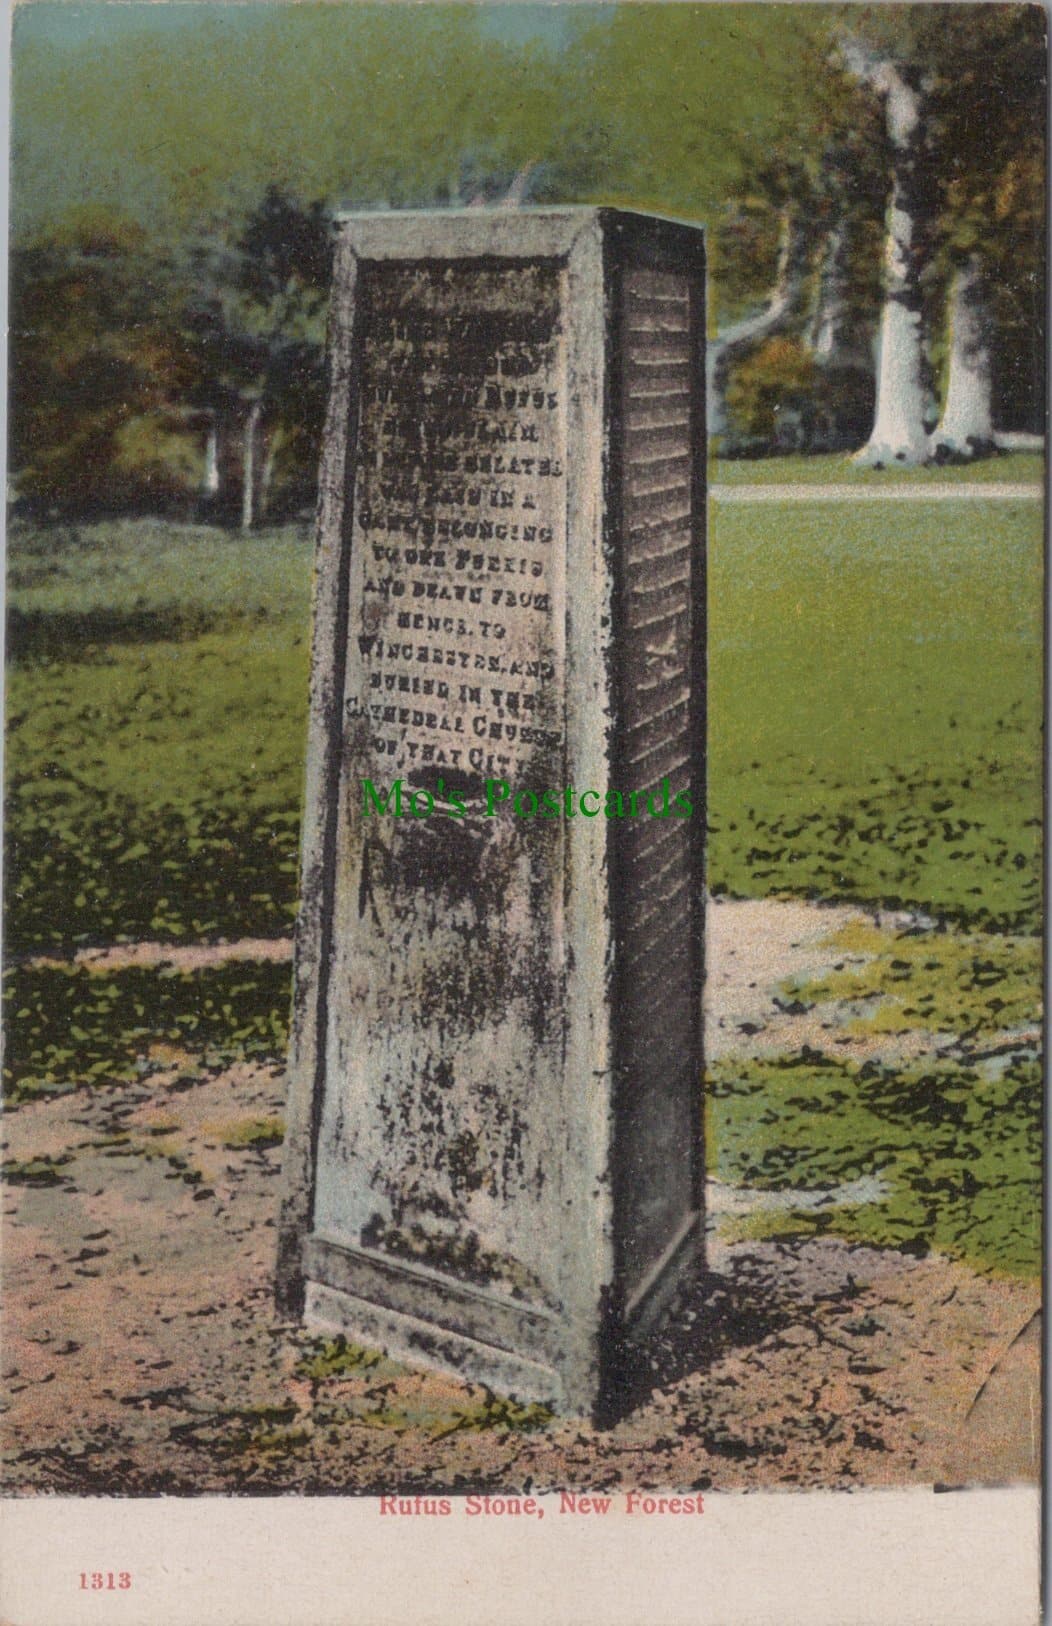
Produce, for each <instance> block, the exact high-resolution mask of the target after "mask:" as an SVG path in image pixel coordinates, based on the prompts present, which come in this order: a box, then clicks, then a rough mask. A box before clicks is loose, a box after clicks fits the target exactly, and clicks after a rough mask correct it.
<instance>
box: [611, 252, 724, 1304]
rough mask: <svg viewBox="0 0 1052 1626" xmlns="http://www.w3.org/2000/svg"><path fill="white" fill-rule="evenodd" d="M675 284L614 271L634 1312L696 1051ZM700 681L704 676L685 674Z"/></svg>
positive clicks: (627, 1185) (683, 371)
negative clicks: (685, 803)
mask: <svg viewBox="0 0 1052 1626" xmlns="http://www.w3.org/2000/svg"><path fill="white" fill-rule="evenodd" d="M690 300H691V287H690V282H689V281H688V279H687V278H686V277H685V276H683V275H681V274H677V273H673V272H667V271H653V270H633V269H626V271H625V273H624V283H623V293H622V311H623V327H622V368H623V371H622V411H623V482H622V494H621V503H622V525H623V560H622V589H621V591H622V604H621V618H620V619H621V640H622V642H621V648H622V651H623V655H622V659H623V661H624V667H623V675H622V680H621V704H622V723H623V729H624V738H623V740H622V745H621V764H622V766H621V777H620V780H619V782H618V783H619V788H621V781H623V789H624V791H626V792H632V791H635V792H637V793H639V794H640V801H639V802H638V803H637V807H639V808H642V807H643V805H644V804H643V800H642V797H643V795H644V794H645V796H646V797H648V798H649V799H650V800H649V803H648V804H647V805H648V806H649V808H650V809H652V812H648V813H646V815H645V816H636V817H634V818H626V819H624V820H623V821H621V822H620V824H619V828H618V833H617V839H618V841H619V843H620V862H619V866H618V873H619V878H620V880H619V888H618V890H619V894H620V895H619V896H616V897H615V899H614V907H615V912H616V915H617V920H618V930H617V936H618V944H619V965H620V971H619V990H620V992H619V1001H618V1021H619V1026H620V1053H619V1075H620V1077H621V1078H622V1080H623V1083H622V1091H623V1101H622V1113H623V1117H622V1127H621V1130H620V1134H621V1136H622V1138H623V1139H622V1144H623V1145H625V1146H626V1147H627V1148H628V1154H627V1166H626V1167H625V1169H624V1171H623V1178H622V1182H621V1188H622V1189H621V1201H620V1218H619V1222H618V1228H619V1232H620V1234H621V1237H622V1282H623V1288H624V1291H625V1295H626V1298H627V1299H628V1301H629V1303H631V1300H632V1295H633V1292H634V1291H636V1290H637V1289H639V1288H640V1286H641V1284H642V1283H643V1281H644V1279H645V1278H646V1276H647V1273H648V1271H649V1270H650V1269H651V1268H652V1267H653V1266H654V1264H655V1263H656V1261H657V1260H658V1259H659V1258H660V1257H661V1255H662V1253H663V1252H664V1251H665V1250H667V1249H668V1248H669V1246H670V1245H671V1243H672V1242H673V1241H674V1240H675V1238H676V1235H677V1233H678V1232H679V1231H680V1230H681V1229H682V1227H683V1224H684V1221H685V1219H686V1218H687V1216H688V1215H689V1214H690V1213H691V1211H692V1209H693V1207H694V1191H693V1181H692V1173H691V1166H690V1159H689V1158H688V1157H686V1156H684V1148H686V1147H689V1146H692V1145H694V1144H696V1142H697V1138H698V1126H697V1124H696V1122H695V1121H694V1117H695V1115H696V1112H697V1110H698V1108H697V1099H698V1097H697V1090H698V1080H697V1079H696V1078H695V1077H694V1076H693V1072H694V1065H695V1061H696V1057H697V1054H698V1051H697V1043H696V1028H697V1023H698V1021H699V1014H698V1012H697V1010H696V1009H695V1005H696V1003H697V1000H696V984H695V974H696V968H695V966H694V961H693V954H692V946H691V942H692V918H693V917H692V910H693V909H694V908H695V907H696V904H697V900H696V898H695V897H694V891H695V878H694V874H693V860H692V851H693V847H692V830H691V824H692V821H691V817H688V816H684V815H683V814H682V813H677V812H676V811H675V810H674V808H675V798H676V797H677V796H682V797H686V798H688V799H691V803H692V806H693V816H694V817H696V818H701V817H703V815H704V810H703V808H702V807H701V805H700V796H699V794H698V793H699V791H700V786H696V785H694V784H692V770H691V762H692V758H696V751H695V750H694V748H693V747H694V742H693V741H692V739H691V734H690V729H691V717H692V708H691V682H692V673H691V660H692V645H693V628H692V610H691V597H692V582H691V558H692V549H693V530H692V526H693V520H694V515H693V512H692V469H693V463H694V452H693V447H692V434H693V433H695V432H696V426H695V425H694V424H693V422H692V409H693V407H692V404H693V401H694V381H693V379H692V376H691V374H692V354H693V347H692V312H691V305H690ZM697 678H698V680H699V681H700V678H701V674H697Z"/></svg>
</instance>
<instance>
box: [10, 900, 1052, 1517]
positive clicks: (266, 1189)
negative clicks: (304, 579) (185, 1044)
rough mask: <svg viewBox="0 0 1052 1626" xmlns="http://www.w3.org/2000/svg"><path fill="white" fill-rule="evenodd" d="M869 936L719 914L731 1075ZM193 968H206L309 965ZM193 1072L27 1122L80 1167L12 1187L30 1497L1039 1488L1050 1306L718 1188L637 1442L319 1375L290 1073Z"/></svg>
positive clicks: (369, 1378) (401, 1383)
mask: <svg viewBox="0 0 1052 1626" xmlns="http://www.w3.org/2000/svg"><path fill="white" fill-rule="evenodd" d="M857 914H858V911H856V910H852V909H839V908H838V909H826V908H821V907H818V906H814V905H808V904H800V903H777V902H766V903H718V904H716V905H715V906H714V907H713V908H712V909H711V910H710V945H709V948H710V953H709V962H710V966H712V967H713V972H712V976H711V979H710V984H709V998H708V1022H709V1044H710V1054H716V1053H722V1054H725V1055H726V1054H732V1053H734V1051H735V1050H736V1049H742V1050H744V1049H745V1048H750V1049H755V1048H756V1047H759V1048H764V1047H766V1046H768V1045H770V1046H776V1047H778V1048H785V1045H786V1041H787V1037H789V1036H791V1035H792V1034H793V1030H792V1029H791V1028H786V1026H785V1024H786V1023H787V1022H789V1023H791V1022H792V1021H794V1020H795V1019H794V1018H787V1017H785V1016H784V1015H783V1014H782V1013H780V1012H779V1011H778V1010H777V1009H776V1007H775V1006H774V1004H773V1002H772V994H773V991H774V989H775V987H776V986H777V984H778V983H779V982H780V981H782V980H783V979H784V978H785V977H787V976H791V975H797V974H800V973H802V972H805V971H817V970H819V969H821V968H822V967H824V966H826V965H828V964H830V963H832V961H833V959H834V958H836V959H839V960H842V959H843V958H844V956H843V953H842V951H840V952H838V951H836V950H831V949H830V948H829V947H828V945H827V944H826V943H825V941H824V940H825V939H826V938H827V937H828V935H829V933H830V932H831V931H832V930H834V929H835V928H836V927H837V926H838V925H840V924H843V923H844V922H845V921H846V920H848V919H851V918H853V917H856V916H857ZM250 948H251V952H249V949H250ZM93 952H95V953H96V954H97V953H98V951H93ZM179 952H180V956H182V954H183V953H184V951H179ZM190 952H192V953H194V954H197V955H198V958H197V959H196V960H190V961H188V962H186V963H187V964H198V963H202V962H201V959H200V956H201V954H202V953H203V954H206V955H207V956H208V957H209V958H212V957H213V956H214V957H215V958H217V959H220V958H230V957H232V955H234V954H240V955H241V956H242V957H251V958H262V957H263V956H264V955H266V956H267V957H276V958H280V957H282V956H283V955H287V953H288V946H287V945H285V944H269V945H263V944H252V945H251V946H249V945H233V946H231V945H225V946H220V947H219V948H211V949H208V950H204V951H202V950H193V951H190ZM109 953H110V958H109V959H107V960H106V961H105V963H106V964H107V965H109V966H113V965H115V964H116V963H135V964H149V963H162V962H168V963H171V962H172V961H173V959H174V956H173V951H172V950H171V949H169V948H162V947H161V946H160V945H137V946H134V947H133V948H132V949H130V950H129V949H126V948H125V949H120V950H116V949H115V950H113V951H109ZM118 956H123V957H124V958H123V959H118ZM178 963H180V964H183V963H184V962H183V959H182V957H180V959H179V961H178ZM797 1037H798V1035H797ZM824 1042H825V1044H826V1046H827V1047H828V1045H829V1042H830V1035H829V1034H828V1033H827V1034H826V1035H825V1036H824ZM834 1042H835V1036H834ZM928 1042H929V1043H930V1035H929V1036H928ZM171 1059H172V1066H171V1068H170V1069H168V1070H167V1071H164V1072H154V1073H153V1074H152V1075H151V1076H149V1077H145V1078H143V1079H141V1080H140V1081H138V1082H136V1083H134V1084H131V1085H126V1086H121V1087H120V1088H119V1089H114V1090H112V1091H104V1090H97V1091H95V1092H93V1093H92V1092H88V1091H80V1092H77V1093H75V1094H73V1095H69V1096H65V1097H60V1098H57V1099H54V1100H49V1101H42V1102H37V1103H33V1104H30V1105H27V1106H25V1107H23V1108H22V1109H21V1110H19V1111H18V1112H16V1113H13V1114H11V1115H9V1118H8V1121H7V1125H6V1143H5V1149H4V1156H5V1158H10V1159H15V1160H17V1161H19V1162H21V1163H25V1162H27V1161H29V1160H30V1159H33V1158H41V1157H51V1158H55V1159H61V1158H68V1161H66V1162H60V1163H57V1164H56V1166H55V1168H54V1172H53V1174H51V1175H50V1176H43V1177H42V1178H44V1179H46V1180H47V1182H48V1183H42V1184H32V1183H31V1184H21V1185H17V1184H15V1185H8V1187H7V1188H6V1190H5V1193H4V1218H3V1241H4V1288H5V1315H4V1339H3V1381H4V1389H5V1398H4V1401H3V1407H4V1410H3V1415H2V1418H0V1438H2V1443H3V1447H4V1460H5V1463H6V1469H5V1485H4V1489H5V1491H6V1493H7V1494H9V1495H21V1494H35V1493H40V1492H65V1493H67V1494H69V1493H72V1494H128V1495H142V1494H158V1493H160V1492H174V1493H180V1494H193V1493H198V1492H224V1493H238V1492H244V1493H267V1494H275V1493H278V1492H283V1491H296V1492H310V1493H314V1494H323V1493H328V1492H333V1493H345V1494H346V1493H353V1492H375V1491H378V1490H380V1489H383V1490H385V1491H386V1490H392V1489H395V1488H399V1489H428V1490H436V1489H440V1488H446V1489H450V1488H451V1489H468V1488H486V1487H493V1488H501V1489H506V1490H512V1489H515V1488H517V1487H526V1486H530V1487H533V1488H541V1489H545V1488H555V1487H566V1486H571V1487H572V1486H597V1487H598V1486H604V1487H628V1486H640V1487H645V1486H671V1485H676V1486H700V1487H707V1486H712V1487H715V1488H719V1489H734V1488H743V1489H758V1488H761V1487H777V1486H786V1487H788V1486H806V1487H817V1486H827V1487H833V1486H852V1485H891V1484H897V1485H901V1484H907V1483H929V1484H930V1483H947V1484H961V1483H975V1482H987V1483H999V1482H1004V1481H1008V1480H1017V1479H1034V1478H1036V1476H1037V1465H1038V1453H1039V1445H1040V1417H1039V1409H1038V1408H1039V1392H1040V1390H1039V1370H1040V1289H1039V1286H1038V1284H1036V1283H1028V1282H1021V1281H1017V1280H1010V1279H996V1278H992V1277H984V1276H979V1275H977V1274H975V1273H974V1272H973V1271H971V1270H969V1269H967V1268H965V1267H964V1266H962V1265H959V1264H955V1263H953V1262H951V1261H949V1260H946V1259H943V1258H940V1257H937V1256H930V1257H928V1258H924V1259H916V1258H910V1257H907V1256H905V1255H903V1254H900V1253H897V1252H893V1251H890V1250H879V1249H874V1248H864V1247H852V1246H849V1245H847V1244H845V1243H842V1242H839V1241H835V1240H832V1239H828V1238H823V1239H819V1240H812V1241H808V1242H806V1243H736V1244H733V1245H728V1244H727V1243H726V1242H724V1241H722V1240H721V1238H720V1234H719V1214H720V1210H721V1209H724V1210H725V1209H726V1206H727V1198H728V1194H727V1192H726V1190H724V1191H723V1192H721V1191H720V1190H719V1189H718V1188H713V1190H712V1197H713V1202H712V1205H711V1206H712V1209H713V1211H714V1212H713V1216H712V1220H711V1223H710V1238H709V1251H708V1260H707V1266H708V1268H707V1270H706V1271H704V1272H702V1271H699V1272H698V1274H697V1276H696V1277H695V1279H694V1280H692V1281H691V1282H690V1283H688V1284H687V1285H686V1287H685V1288H684V1289H683V1291H682V1292H681V1293H680V1295H679V1298H678V1299H677V1301H676V1303H675V1304H674V1305H673V1307H672V1309H671V1312H670V1315H669V1317H668V1318H667V1320H666V1322H665V1323H664V1325H663V1326H662V1328H661V1330H660V1332H659V1333H657V1334H656V1335H654V1336H653V1337H652V1338H651V1340H650V1342H649V1344H648V1345H647V1346H646V1347H644V1348H643V1349H641V1350H640V1352H639V1357H638V1362H637V1368H636V1370H635V1372H634V1374H633V1376H632V1379H631V1383H632V1394H631V1396H630V1399H631V1406H630V1409H629V1410H628V1413H627V1415H626V1416H625V1419H624V1421H622V1422H621V1423H620V1424H619V1425H618V1426H617V1427H616V1428H613V1429H611V1430H607V1431H597V1430H595V1429H593V1428H591V1427H587V1426H582V1425H581V1424H580V1423H578V1422H576V1421H573V1422H571V1421H568V1420H565V1419H554V1420H552V1421H550V1422H547V1423H546V1422H545V1421H544V1420H543V1418H537V1417H535V1416H531V1415H530V1414H528V1413H527V1414H525V1415H522V1414H520V1413H519V1412H517V1411H515V1410H514V1409H512V1410H509V1409H508V1408H506V1407H503V1406H501V1405H500V1403H498V1402H495V1401H494V1399H493V1397H492V1396H489V1395H487V1394H486V1393H485V1392H484V1391H483V1390H481V1389H478V1388H472V1387H470V1386H468V1385H465V1384H463V1383H460V1382H458V1381H456V1380H454V1379H451V1378H445V1377H441V1376H438V1375H435V1374H432V1373H427V1372H415V1371H411V1370H409V1369H408V1368H406V1367H402V1366H397V1365H395V1364H394V1363H391V1362H388V1361H385V1360H383V1359H380V1358H374V1357H367V1358H366V1360H365V1361H363V1362H362V1363H361V1364H358V1365H353V1364H350V1363H348V1362H346V1361H345V1362H344V1363H343V1364H344V1366H345V1368H347V1369H345V1370H343V1371H337V1372H334V1373H332V1372H330V1373H325V1372H323V1371H322V1370H320V1369H318V1368H317V1367H315V1368H314V1369H313V1370H312V1369H311V1367H310V1360H311V1358H312V1357H314V1356H316V1354H317V1351H318V1347H319V1345H318V1342H317V1340H315V1339H312V1338H310V1337H309V1336H308V1335H307V1334H306V1333H305V1332H304V1331H303V1329H302V1328H299V1327H297V1326H290V1325H287V1324H283V1323H280V1322H278V1321H277V1320H276V1317H275V1312H274V1308H273V1300H272V1296H271V1281H272V1273H273V1259H274V1247H275V1225H276V1218H277V1209H278V1192H279V1185H280V1180H279V1175H280V1160H281V1149H280V1146H279V1145H277V1144H275V1143H274V1125H273V1122H272V1120H274V1119H275V1118H279V1117H280V1115H281V1113H282V1110H283V1106H284V1101H283V1095H284V1080H283V1077H282V1073H281V1070H280V1068H279V1067H278V1066H276V1065H249V1064H244V1065H239V1066H236V1067H233V1068H230V1069H228V1070H227V1071H225V1072H219V1073H208V1072H199V1073H195V1074H191V1075H190V1076H189V1077H188V1075H187V1069H186V1065H185V1059H183V1058H179V1057H176V1056H173V1057H172V1058H171ZM737 1198H738V1200H739V1201H740V1200H746V1201H747V1200H748V1196H747V1194H746V1196H745V1197H744V1198H743V1197H742V1194H740V1193H739V1194H737Z"/></svg>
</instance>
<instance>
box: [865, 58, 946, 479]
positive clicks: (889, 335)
mask: <svg viewBox="0 0 1052 1626" xmlns="http://www.w3.org/2000/svg"><path fill="white" fill-rule="evenodd" d="M847 56H848V61H849V64H850V65H851V67H852V68H853V70H854V71H855V72H856V73H857V74H858V76H859V77H860V78H862V79H865V80H867V81H868V82H869V83H870V84H872V85H873V86H874V88H875V89H876V90H877V91H878V92H880V93H881V94H882V95H883V96H884V97H885V115H886V118H887V129H888V136H889V138H890V141H891V147H892V153H893V175H892V190H891V202H890V205H889V208H888V216H887V236H886V239H885V247H884V305H883V309H882V311H881V319H880V333H879V337H878V341H877V399H876V407H875V410H874V421H873V428H872V430H871V431H870V436H869V440H868V441H867V442H866V444H865V446H863V447H862V449H861V451H858V452H856V453H855V461H856V462H858V463H862V464H866V465H868V466H869V467H874V468H883V467H885V466H886V465H888V464H894V463H898V464H904V463H905V464H914V463H923V462H925V461H926V459H927V456H928V422H929V421H930V420H929V413H930V410H931V401H930V386H929V381H928V363H927V354H926V349H925V333H924V299H923V291H922V288H921V272H922V270H923V268H924V265H925V252H924V251H925V246H926V245H925V237H926V235H927V231H928V229H929V225H930V222H929V221H928V220H927V219H926V218H925V204H926V199H924V198H923V196H922V188H921V186H920V185H919V176H918V170H919V167H920V163H921V147H922V143H923V136H924V132H923V130H922V128H921V96H920V93H919V91H917V90H914V89H913V87H912V86H910V85H908V84H907V83H906V82H905V80H904V79H903V78H902V76H901V75H900V73H899V72H898V69H897V68H896V67H895V65H894V64H893V63H891V62H888V61H884V60H872V59H870V58H867V57H866V56H865V54H864V53H863V52H862V51H861V50H858V49H856V50H854V51H852V50H850V49H849V50H848V52H847Z"/></svg>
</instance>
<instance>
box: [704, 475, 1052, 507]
mask: <svg viewBox="0 0 1052 1626" xmlns="http://www.w3.org/2000/svg"><path fill="white" fill-rule="evenodd" d="M709 493H710V495H711V496H712V498H713V500H714V501H715V502H718V503H742V502H746V503H748V502H796V503H816V502H988V501H989V502H1041V501H1042V500H1043V499H1044V495H1045V488H1044V486H1041V485H1035V484H1033V483H1032V482H1029V481H1027V482H1025V483H1024V482H1023V481H1018V482H1017V481H1011V482H1009V481H1007V480H1001V481H997V480H991V481H989V482H988V483H986V484H983V483H981V482H979V481H976V482H975V483H974V484H968V485H965V484H964V483H963V482H961V483H960V484H958V483H956V482H954V481H950V480H938V481H935V480H932V481H919V480H918V481H917V483H916V484H911V485H892V484H889V485H886V486H885V485H880V486H877V485H869V484H863V483H862V482H861V481H860V482H859V484H858V485H851V484H849V483H848V482H846V481H844V482H842V483H840V484H838V485H802V484H801V485H773V484H772V485H748V486H747V485H741V486H739V485H722V484H720V483H719V482H717V483H716V484H715V485H711V486H710V487H709Z"/></svg>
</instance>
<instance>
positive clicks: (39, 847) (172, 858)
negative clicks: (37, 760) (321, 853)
mask: <svg viewBox="0 0 1052 1626" xmlns="http://www.w3.org/2000/svg"><path fill="white" fill-rule="evenodd" d="M49 771H54V772H55V773H56V774H57V773H58V772H59V771H60V770H59V769H58V767H57V765H55V766H54V767H53V768H51V767H49V765H48V764H44V765H43V773H44V774H45V775H46V774H48V772H49ZM5 847H6V852H5V863H6V868H7V874H8V876H9V877H10V882H9V888H8V893H7V939H6V941H7V948H8V953H9V954H10V953H15V954H24V953H28V952H31V951H36V952H42V951H44V950H47V949H56V948H65V947H75V946H80V945H83V944H87V943H96V942H115V941H120V940H124V941H132V942H134V941H137V940H142V939H153V938H159V939H161V940H163V941H165V942H170V941H178V940H180V939H191V940H194V941H197V940H200V939H202V938H216V937H228V938H229V937H235V938H236V937H241V936H251V937H280V936H285V935H287V934H288V933H289V932H290V931H291V929H292V924H293V920H294V917H295V913H296V889H297V877H298V870H299V864H298V854H299V818H298V816H297V814H296V813H294V812H284V813H279V812H275V813H259V812H258V811H254V810H246V811H243V812H240V811H238V810H237V809H236V808H233V807H227V808H210V807H207V806H205V805H202V804H198V805H197V806H191V807H188V808H187V809H186V810H185V811H176V810H174V809H170V810H165V811H163V812H160V811H159V812H155V813H150V814H148V815H147V816H146V817H144V816H143V813H142V810H141V809H140V808H139V806H137V804H136V802H135V800H134V799H133V798H132V797H130V796H128V797H118V798H114V800H113V802H112V804H111V805H110V806H108V807H103V808H99V807H98V806H97V805H89V806H87V807H85V806H83V805H81V806H78V805H77V803H76V801H75V800H74V798H73V796H72V795H71V794H67V796H66V797H65V798H63V799H62V800H61V802H56V801H52V802H48V801H44V800H42V799H41V798H38V797H37V796H36V795H30V796H28V797H25V798H23V797H22V796H21V795H20V794H19V790H18V788H17V787H13V788H12V792H11V796H10V799H9V801H8V817H7V821H6V824H5Z"/></svg>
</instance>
